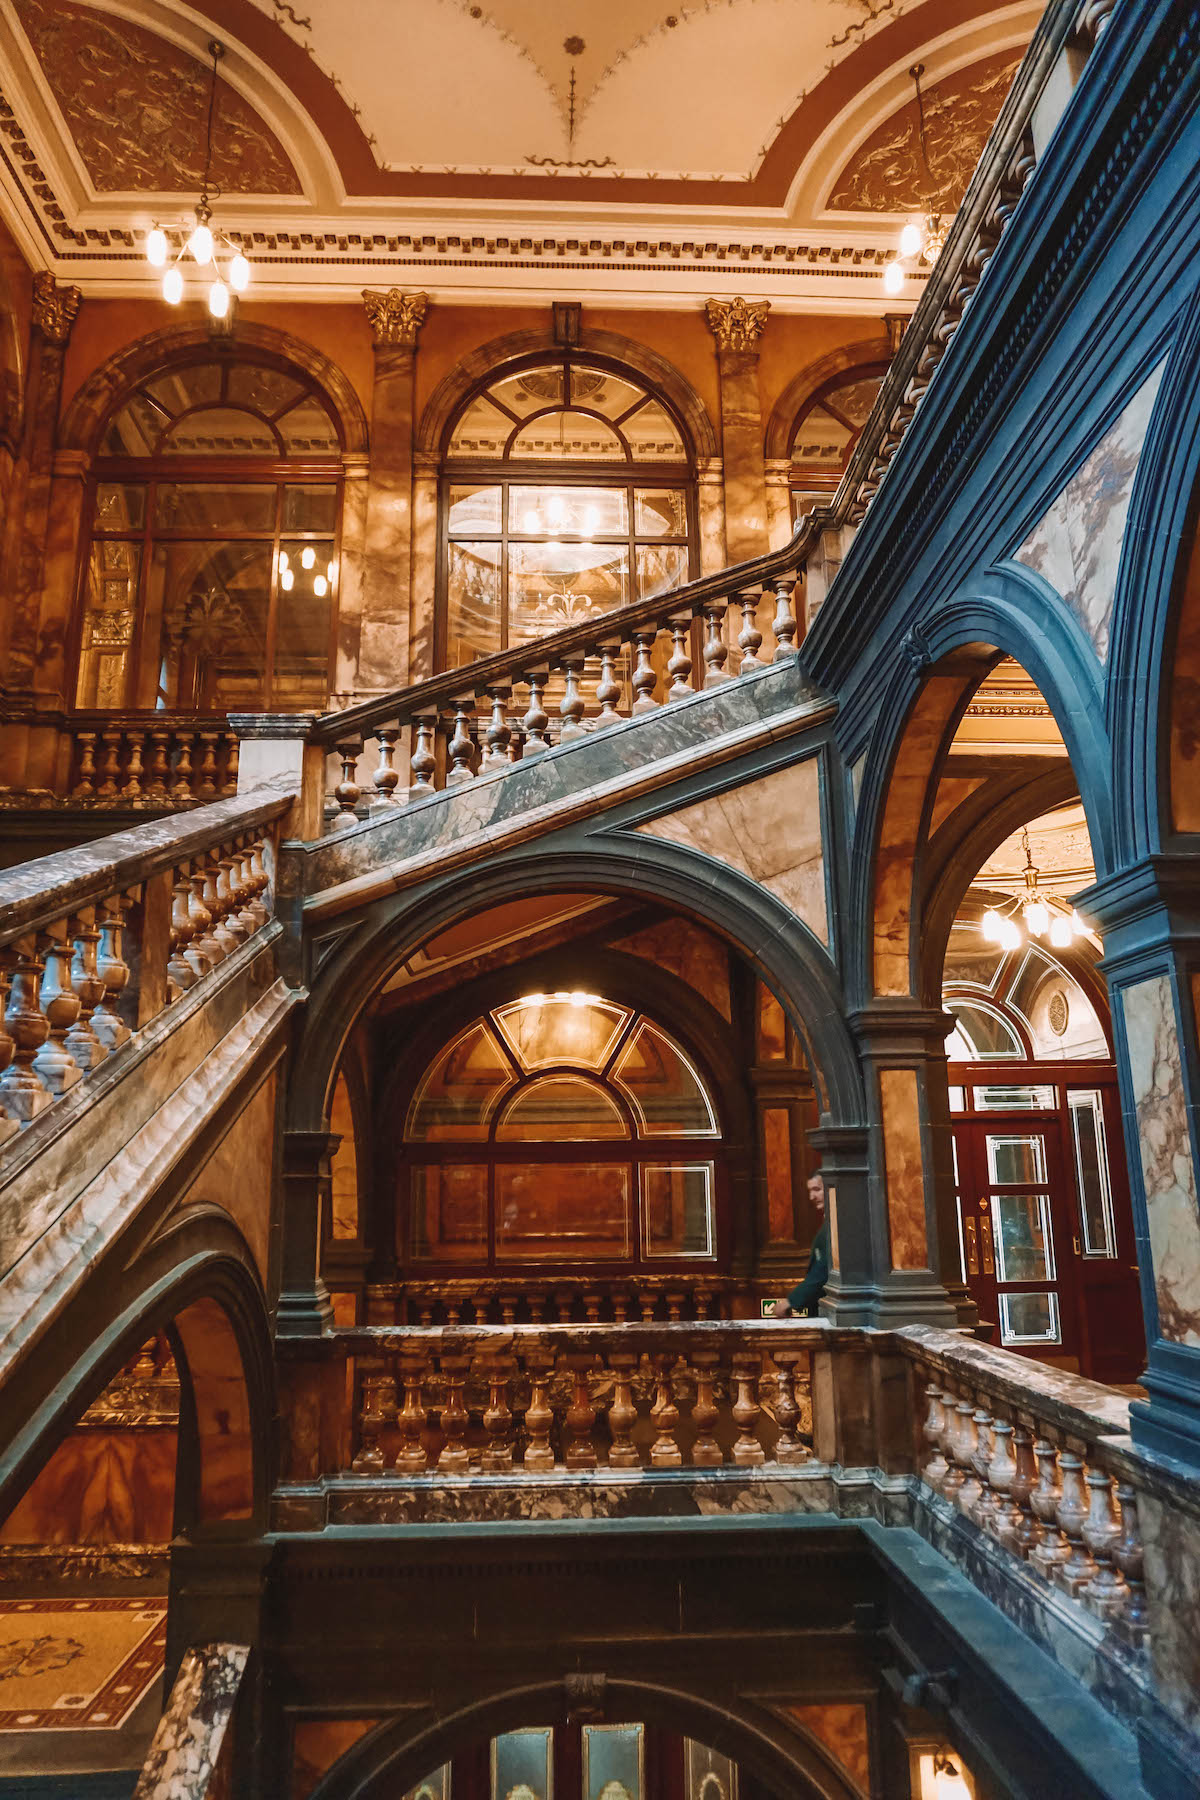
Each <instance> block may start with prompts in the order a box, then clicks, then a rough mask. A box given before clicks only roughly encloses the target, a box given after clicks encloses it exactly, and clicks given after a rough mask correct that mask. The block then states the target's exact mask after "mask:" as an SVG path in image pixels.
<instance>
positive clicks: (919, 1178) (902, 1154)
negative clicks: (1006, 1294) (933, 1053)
mask: <svg viewBox="0 0 1200 1800" xmlns="http://www.w3.org/2000/svg"><path fill="white" fill-rule="evenodd" d="M879 1112H880V1118H881V1120H882V1124H883V1166H884V1179H885V1181H886V1183H887V1210H888V1235H889V1238H890V1240H891V1246H892V1267H893V1269H927V1268H928V1267H929V1245H928V1241H927V1233H926V1225H925V1170H924V1166H923V1163H922V1158H921V1113H920V1095H919V1091H918V1087H917V1072H916V1070H915V1069H881V1070H880V1071H879Z"/></svg>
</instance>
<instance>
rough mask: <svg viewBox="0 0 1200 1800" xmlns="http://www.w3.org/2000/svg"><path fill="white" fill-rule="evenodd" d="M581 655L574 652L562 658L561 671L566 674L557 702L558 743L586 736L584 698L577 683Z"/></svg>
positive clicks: (580, 671)
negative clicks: (564, 684) (559, 724)
mask: <svg viewBox="0 0 1200 1800" xmlns="http://www.w3.org/2000/svg"><path fill="white" fill-rule="evenodd" d="M583 662H584V659H583V656H582V655H581V654H579V653H576V654H575V655H572V656H566V657H564V658H563V663H562V667H563V672H564V675H565V676H566V689H565V691H564V693H563V697H562V699H561V700H560V701H559V703H558V712H559V717H560V718H561V719H562V729H561V730H560V732H559V734H558V741H559V743H560V744H569V743H571V742H572V741H573V740H574V739H575V738H581V737H586V736H587V728H586V726H585V725H584V723H583V714H584V710H585V709H584V699H583V695H582V694H581V693H580V691H579V683H580V681H581V680H582V679H583Z"/></svg>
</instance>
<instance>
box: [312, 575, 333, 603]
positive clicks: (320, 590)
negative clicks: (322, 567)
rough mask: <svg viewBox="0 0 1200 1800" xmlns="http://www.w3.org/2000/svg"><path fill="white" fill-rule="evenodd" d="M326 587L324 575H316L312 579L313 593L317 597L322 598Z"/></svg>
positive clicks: (327, 584)
mask: <svg viewBox="0 0 1200 1800" xmlns="http://www.w3.org/2000/svg"><path fill="white" fill-rule="evenodd" d="M328 589H329V583H328V582H327V581H326V579H325V577H324V576H323V575H317V576H316V577H315V578H314V580H313V593H314V594H315V595H316V596H317V599H318V600H320V599H322V598H323V597H324V595H325V594H326V593H327V592H328Z"/></svg>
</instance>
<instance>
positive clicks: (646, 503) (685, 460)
mask: <svg viewBox="0 0 1200 1800" xmlns="http://www.w3.org/2000/svg"><path fill="white" fill-rule="evenodd" d="M691 477H692V470H691V458H690V455H689V451H688V448H687V445H686V443H685V440H684V436H683V432H682V430H681V428H680V425H679V423H678V421H677V420H676V418H675V416H674V414H673V413H672V412H671V411H670V409H669V408H668V407H667V405H666V403H665V402H664V401H663V400H662V399H660V398H659V397H657V396H656V395H654V394H652V393H651V392H650V391H649V390H648V389H647V388H645V387H644V386H642V385H641V384H640V383H639V382H638V381H636V380H635V379H633V378H632V377H631V376H630V375H629V374H628V373H617V372H614V371H613V370H611V369H607V368H601V367H599V366H597V365H595V364H592V363H584V362H577V361H574V360H572V359H570V358H566V359H563V360H561V361H557V360H556V361H553V362H549V361H545V360H543V361H541V362H539V363H537V364H536V365H534V366H531V367H528V368H525V369H522V370H520V371H519V372H517V373H515V374H513V373H508V374H505V375H503V376H500V377H498V378H496V379H493V380H492V381H491V382H489V383H488V385H487V386H485V387H483V388H481V389H480V390H478V391H477V392H476V393H475V394H474V396H473V397H471V398H470V399H469V400H468V401H467V402H466V404H465V406H464V407H463V408H462V410H461V412H460V413H459V415H458V417H457V419H456V420H455V422H454V423H453V424H452V426H451V428H450V431H449V435H448V441H447V443H446V448H445V456H444V464H443V477H442V524H443V541H444V545H445V549H444V556H443V564H442V605H441V606H440V608H439V639H438V643H437V646H436V648H437V656H438V663H439V666H440V667H446V668H454V667H457V666H459V665H460V664H462V663H467V662H472V661H474V659H475V658H476V657H479V656H488V655H491V654H493V653H494V652H496V651H498V650H504V649H507V648H508V647H509V646H510V645H513V644H520V643H522V642H528V641H529V640H530V639H533V638H537V637H541V636H544V635H545V634H546V633H547V632H551V631H558V630H561V628H562V627H563V626H564V625H569V624H574V623H575V622H577V621H578V620H581V619H586V618H590V617H593V616H594V615H595V614H597V613H602V612H608V611H610V610H611V609H612V608H613V607H616V606H623V605H625V604H626V603H627V602H628V601H631V600H636V599H639V598H642V597H644V596H648V595H651V594H656V593H661V592H663V591H664V590H665V589H667V588H672V587H677V586H678V585H679V584H680V582H683V581H686V580H688V578H689V576H690V575H691V574H692V573H693V568H692V556H691V543H692V539H693V531H692V526H691V520H692V485H693V484H692V478H691Z"/></svg>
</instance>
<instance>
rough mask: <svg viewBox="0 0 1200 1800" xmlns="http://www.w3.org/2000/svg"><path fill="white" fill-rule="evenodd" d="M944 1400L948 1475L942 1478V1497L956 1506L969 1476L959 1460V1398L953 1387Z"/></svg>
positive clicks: (945, 1449) (943, 1431)
mask: <svg viewBox="0 0 1200 1800" xmlns="http://www.w3.org/2000/svg"><path fill="white" fill-rule="evenodd" d="M944 1400H945V1408H944V1411H945V1421H946V1422H945V1425H944V1427H943V1430H942V1449H943V1451H944V1453H945V1457H946V1473H945V1475H944V1476H943V1477H942V1495H943V1498H944V1499H946V1500H949V1502H950V1504H951V1505H952V1506H954V1505H957V1503H958V1490H959V1489H960V1488H961V1487H962V1484H963V1482H964V1481H965V1480H966V1478H967V1476H966V1470H965V1469H964V1468H963V1466H962V1464H961V1463H960V1462H959V1459H958V1397H957V1395H956V1393H955V1390H954V1389H953V1387H950V1386H947V1388H946V1389H945V1392H944Z"/></svg>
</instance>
